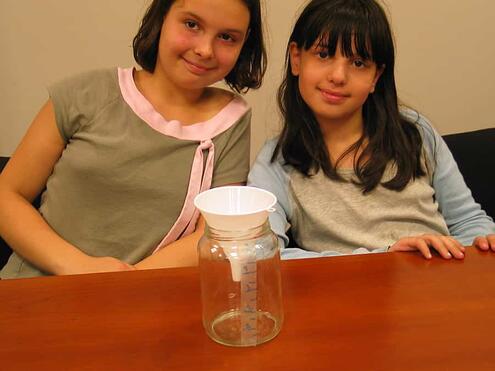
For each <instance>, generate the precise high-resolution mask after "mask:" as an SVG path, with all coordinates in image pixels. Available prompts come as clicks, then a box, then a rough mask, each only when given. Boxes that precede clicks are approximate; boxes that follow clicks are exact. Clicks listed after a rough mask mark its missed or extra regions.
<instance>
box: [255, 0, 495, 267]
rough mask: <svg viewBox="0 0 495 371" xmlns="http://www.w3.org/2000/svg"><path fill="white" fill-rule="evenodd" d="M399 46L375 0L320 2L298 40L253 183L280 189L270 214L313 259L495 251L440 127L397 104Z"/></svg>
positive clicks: (305, 18) (291, 253)
mask: <svg viewBox="0 0 495 371" xmlns="http://www.w3.org/2000/svg"><path fill="white" fill-rule="evenodd" d="M394 59H395V56H394V44H393V39H392V33H391V30H390V26H389V23H388V20H387V17H386V15H385V13H384V11H383V9H382V7H381V6H380V5H379V4H378V3H377V2H376V1H374V0H313V1H311V2H310V3H309V4H308V5H307V6H306V8H305V9H304V10H303V12H302V14H301V15H300V16H299V18H298V20H297V22H296V24H295V26H294V29H293V31H292V34H291V36H290V39H289V43H288V47H287V54H286V75H285V79H284V80H283V83H282V84H281V86H280V89H279V96H278V98H279V107H280V110H281V113H282V116H283V129H282V132H281V134H280V136H279V137H278V138H276V139H274V140H271V141H269V142H268V143H267V144H266V145H265V146H264V148H263V149H262V151H261V153H260V154H259V156H258V158H257V160H256V162H255V164H254V166H253V168H252V170H251V172H250V175H249V179H248V184H251V185H254V186H257V187H261V188H265V189H267V190H269V191H271V192H273V193H275V194H276V196H277V198H278V205H277V207H276V211H275V212H274V213H272V214H271V216H270V222H271V225H272V228H273V229H274V231H275V232H276V233H277V234H278V236H279V237H280V240H281V243H283V244H284V246H285V247H287V246H288V243H289V239H288V237H287V235H286V232H287V230H288V228H289V227H290V228H291V233H292V236H293V238H294V241H295V243H296V244H297V245H298V246H300V248H301V249H298V248H289V249H285V250H284V251H283V253H282V256H283V257H285V258H288V257H304V256H322V255H333V254H339V253H341V254H350V253H356V252H358V253H359V252H365V251H374V252H384V251H413V250H419V251H421V253H422V254H423V255H424V256H425V257H427V258H430V257H431V252H430V248H433V249H434V250H436V251H437V252H438V253H439V254H440V255H441V256H442V257H444V258H446V259H450V258H452V257H454V258H457V259H462V258H463V257H464V247H463V245H471V244H475V245H477V246H478V247H480V248H481V249H484V250H488V249H490V248H491V250H493V251H495V234H494V233H495V224H494V223H493V221H492V220H491V218H490V217H488V216H487V215H486V213H485V212H484V211H483V210H481V208H480V206H479V205H478V204H476V203H475V202H474V200H473V198H472V196H471V193H470V191H469V189H468V188H467V187H466V185H465V183H464V180H463V178H462V176H461V174H460V172H459V170H458V168H457V165H456V164H455V161H454V159H453V158H452V155H451V153H450V152H449V150H448V148H447V146H446V144H445V143H444V141H443V140H442V138H441V137H440V135H439V134H438V133H437V132H436V131H435V130H434V129H433V128H432V127H431V126H430V124H429V123H428V122H427V121H426V120H425V118H423V117H422V116H420V115H419V114H417V113H416V112H414V111H412V110H410V109H406V108H399V104H398V98H397V91H396V86H395V78H394V63H395V60H394Z"/></svg>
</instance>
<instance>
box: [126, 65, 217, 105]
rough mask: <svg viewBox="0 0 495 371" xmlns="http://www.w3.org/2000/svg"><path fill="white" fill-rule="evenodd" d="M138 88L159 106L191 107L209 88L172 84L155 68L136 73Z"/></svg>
mask: <svg viewBox="0 0 495 371" xmlns="http://www.w3.org/2000/svg"><path fill="white" fill-rule="evenodd" d="M134 77H135V82H136V86H137V88H138V89H139V90H140V91H141V93H142V94H143V95H144V96H145V97H146V99H148V100H149V101H150V102H152V104H153V105H156V106H158V107H160V106H162V105H164V104H166V105H169V106H176V107H191V106H195V105H197V104H198V103H199V102H201V101H202V100H203V99H204V98H205V96H206V94H207V92H208V89H205V88H201V89H184V88H181V87H178V86H176V85H174V84H172V83H171V82H170V81H169V80H168V79H166V78H165V76H163V74H161V73H160V72H159V69H158V68H157V69H155V71H154V72H153V73H150V72H147V71H145V70H141V71H137V72H136V73H135V75H134Z"/></svg>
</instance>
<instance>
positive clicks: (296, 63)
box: [289, 41, 301, 76]
mask: <svg viewBox="0 0 495 371" xmlns="http://www.w3.org/2000/svg"><path fill="white" fill-rule="evenodd" d="M289 58H290V69H291V71H292V74H293V75H294V76H299V71H300V68H301V67H300V66H301V49H299V48H298V47H297V44H296V43H295V42H294V41H293V42H291V43H290V44H289Z"/></svg>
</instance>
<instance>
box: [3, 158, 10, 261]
mask: <svg viewBox="0 0 495 371" xmlns="http://www.w3.org/2000/svg"><path fill="white" fill-rule="evenodd" d="M8 161H9V158H8V157H0V173H1V172H2V170H3V168H4V167H5V165H6V164H7V162H8ZM11 254H12V249H11V248H10V247H9V245H7V243H6V242H5V241H4V240H3V238H2V237H0V269H1V268H3V266H4V265H5V263H7V260H9V257H10V255H11Z"/></svg>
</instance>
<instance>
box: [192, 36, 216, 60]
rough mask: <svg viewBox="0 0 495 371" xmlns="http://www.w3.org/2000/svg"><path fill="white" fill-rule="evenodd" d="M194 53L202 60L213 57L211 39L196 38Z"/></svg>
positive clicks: (206, 37)
mask: <svg viewBox="0 0 495 371" xmlns="http://www.w3.org/2000/svg"><path fill="white" fill-rule="evenodd" d="M194 53H195V54H196V55H197V56H199V57H201V58H204V59H208V58H211V57H212V56H213V40H212V38H211V37H210V36H208V35H204V36H203V37H200V38H198V40H197V42H196V45H195V46H194Z"/></svg>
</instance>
